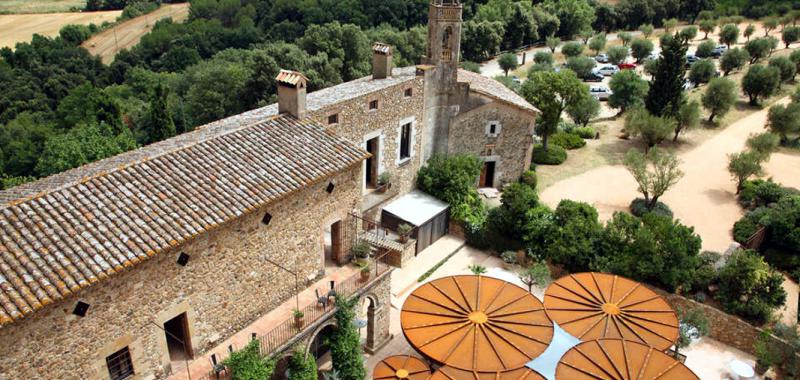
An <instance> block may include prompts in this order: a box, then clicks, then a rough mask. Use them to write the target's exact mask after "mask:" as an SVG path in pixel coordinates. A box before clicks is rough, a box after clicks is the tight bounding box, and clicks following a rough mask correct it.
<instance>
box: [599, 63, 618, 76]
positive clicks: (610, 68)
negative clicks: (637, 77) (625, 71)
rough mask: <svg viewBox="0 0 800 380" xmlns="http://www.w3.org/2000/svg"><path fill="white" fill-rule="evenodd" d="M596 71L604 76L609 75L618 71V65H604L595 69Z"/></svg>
mask: <svg viewBox="0 0 800 380" xmlns="http://www.w3.org/2000/svg"><path fill="white" fill-rule="evenodd" d="M597 72H598V73H600V74H603V75H605V76H611V75H614V74H616V73H618V72H619V67H617V66H614V65H605V66H601V67H599V68H598V69H597Z"/></svg>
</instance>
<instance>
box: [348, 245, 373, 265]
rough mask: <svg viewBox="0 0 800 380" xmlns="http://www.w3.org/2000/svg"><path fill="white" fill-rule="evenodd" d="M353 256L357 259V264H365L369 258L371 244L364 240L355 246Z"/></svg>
mask: <svg viewBox="0 0 800 380" xmlns="http://www.w3.org/2000/svg"><path fill="white" fill-rule="evenodd" d="M352 251H353V256H355V257H356V263H363V262H364V261H365V260H366V259H367V258H368V257H369V244H368V243H367V242H365V241H363V240H359V241H358V243H356V244H355V245H353V248H352Z"/></svg>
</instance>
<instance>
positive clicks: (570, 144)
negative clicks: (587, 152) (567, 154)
mask: <svg viewBox="0 0 800 380" xmlns="http://www.w3.org/2000/svg"><path fill="white" fill-rule="evenodd" d="M549 141H550V143H552V144H554V145H558V146H561V147H562V148H564V149H569V150H572V149H578V148H583V147H584V146H586V141H584V140H583V138H581V137H580V136H578V135H577V134H574V133H567V132H558V133H554V134H553V135H552V136H550V140H549Z"/></svg>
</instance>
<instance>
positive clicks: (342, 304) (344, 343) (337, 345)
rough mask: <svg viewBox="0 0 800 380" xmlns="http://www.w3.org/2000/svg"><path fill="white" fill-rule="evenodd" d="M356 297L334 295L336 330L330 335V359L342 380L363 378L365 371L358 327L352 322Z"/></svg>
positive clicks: (360, 379)
mask: <svg viewBox="0 0 800 380" xmlns="http://www.w3.org/2000/svg"><path fill="white" fill-rule="evenodd" d="M357 303H358V298H357V297H352V298H345V297H336V314H335V315H334V317H335V318H336V326H337V327H336V330H334V332H333V335H332V336H331V360H332V361H333V369H334V370H336V372H338V373H339V378H341V379H342V380H364V379H365V378H366V377H367V371H366V369H365V368H364V359H363V353H362V352H361V342H360V340H361V339H360V337H359V334H358V329H356V326H355V325H354V324H353V320H354V319H355V317H356V312H355V306H356V304H357Z"/></svg>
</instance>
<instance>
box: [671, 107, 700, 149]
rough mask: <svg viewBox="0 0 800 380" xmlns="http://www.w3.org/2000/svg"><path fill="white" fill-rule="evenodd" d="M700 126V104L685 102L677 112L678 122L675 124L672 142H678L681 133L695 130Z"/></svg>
mask: <svg viewBox="0 0 800 380" xmlns="http://www.w3.org/2000/svg"><path fill="white" fill-rule="evenodd" d="M699 125H700V103H698V102H697V101H696V100H691V101H685V102H683V104H681V109H680V112H678V120H677V122H676V123H675V137H673V138H672V141H678V136H679V135H680V134H681V132H685V131H688V130H690V129H694V128H697V127H698V126H699Z"/></svg>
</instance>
